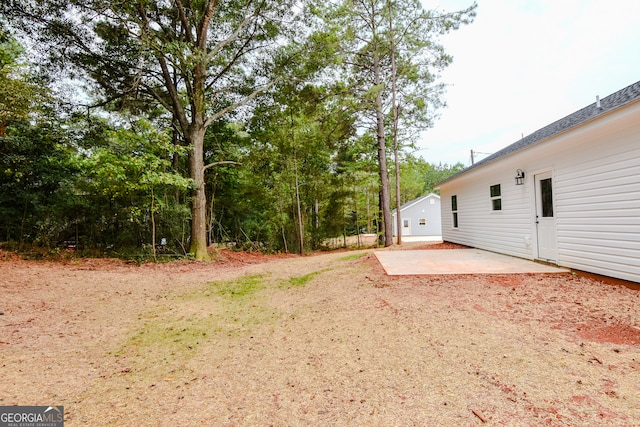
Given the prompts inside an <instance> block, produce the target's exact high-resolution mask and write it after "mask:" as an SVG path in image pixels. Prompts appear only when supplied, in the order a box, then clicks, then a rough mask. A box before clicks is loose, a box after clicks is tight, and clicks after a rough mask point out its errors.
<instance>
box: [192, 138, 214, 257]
mask: <svg viewBox="0 0 640 427" xmlns="http://www.w3.org/2000/svg"><path fill="white" fill-rule="evenodd" d="M204 133H205V129H204V126H202V127H196V126H194V129H192V131H191V135H190V137H189V143H190V146H191V151H190V152H189V175H190V176H191V179H193V190H192V191H191V244H190V246H189V252H190V253H191V254H193V256H194V257H195V259H196V260H198V261H210V260H211V257H209V252H207V195H206V192H205V186H204V171H205V169H204Z"/></svg>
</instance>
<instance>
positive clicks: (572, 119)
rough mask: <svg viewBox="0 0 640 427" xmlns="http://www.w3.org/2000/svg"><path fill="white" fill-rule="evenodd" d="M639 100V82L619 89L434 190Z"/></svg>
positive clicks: (476, 164) (501, 151)
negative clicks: (472, 171) (470, 172)
mask: <svg viewBox="0 0 640 427" xmlns="http://www.w3.org/2000/svg"><path fill="white" fill-rule="evenodd" d="M639 99H640V81H638V82H636V83H633V84H632V85H629V86H627V87H625V88H624V89H621V90H619V91H617V92H615V93H613V94H611V95H609V96H607V97H605V98H602V99H601V100H600V102H599V103H598V102H597V101H596V102H594V103H593V104H590V105H587V106H586V107H584V108H582V109H580V110H578V111H576V112H575V113H573V114H570V115H568V116H566V117H563V118H562V119H560V120H557V121H555V122H553V123H551V124H549V125H547V126H545V127H543V128H541V129H538V130H537V131H535V132H533V133H532V134H530V135H527V136H525V137H524V138H522V139H520V140H519V141H516V142H514V143H513V144H511V145H509V146H507V147H505V148H503V149H502V150H500V151H497V152H495V153H493V154H492V155H490V156H488V157H485V158H484V159H482V160H480V161H479V162H477V163H474V164H473V165H471V166H469V167H468V168H466V169H464V170H462V171H460V172H458V173H457V174H455V175H452V176H450V177H449V178H447V179H445V180H444V181H442V182H440V183H438V185H437V186H436V188H437V187H438V186H440V185H441V184H443V183H445V182H448V181H451V180H452V179H454V178H456V177H458V176H460V175H463V174H465V173H467V172H469V171H471V170H474V169H477V168H480V167H482V166H485V165H487V164H488V163H492V162H494V161H496V160H498V159H500V158H502V157H505V156H507V155H509V154H512V153H515V152H516V151H520V150H524V149H526V148H528V147H531V146H533V145H535V144H537V143H539V142H542V141H544V140H546V139H548V138H551V137H552V136H555V135H557V134H559V133H562V132H565V131H567V130H569V129H571V128H574V127H576V126H579V125H581V124H583V123H586V122H588V121H590V120H593V119H595V118H597V117H599V116H602V115H604V114H607V113H609V112H611V111H613V110H616V109H618V108H620V107H623V106H625V105H627V104H630V103H632V102H634V101H637V100H639ZM598 104H599V105H598Z"/></svg>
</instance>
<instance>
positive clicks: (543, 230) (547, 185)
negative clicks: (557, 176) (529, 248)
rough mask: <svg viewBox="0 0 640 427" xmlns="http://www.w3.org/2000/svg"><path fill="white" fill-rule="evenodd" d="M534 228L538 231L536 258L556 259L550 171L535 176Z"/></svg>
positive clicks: (554, 220)
mask: <svg viewBox="0 0 640 427" xmlns="http://www.w3.org/2000/svg"><path fill="white" fill-rule="evenodd" d="M535 185H536V229H537V233H538V236H537V237H538V258H539V259H542V260H545V261H553V262H555V261H557V260H558V237H557V230H556V217H555V213H554V203H553V200H554V198H553V177H552V175H551V172H545V173H542V174H538V175H536V176H535Z"/></svg>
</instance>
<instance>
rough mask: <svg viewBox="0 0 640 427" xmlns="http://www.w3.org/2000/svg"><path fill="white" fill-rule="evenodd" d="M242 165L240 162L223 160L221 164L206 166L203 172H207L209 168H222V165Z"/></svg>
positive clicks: (215, 163)
mask: <svg viewBox="0 0 640 427" xmlns="http://www.w3.org/2000/svg"><path fill="white" fill-rule="evenodd" d="M241 164H242V163H239V162H234V161H233V160H223V161H221V162H213V163H209V164H208V165H206V166H205V167H204V169H202V170H203V171H206V170H207V169H209V168H212V167H214V166H220V165H241Z"/></svg>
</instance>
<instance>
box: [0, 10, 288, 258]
mask: <svg viewBox="0 0 640 427" xmlns="http://www.w3.org/2000/svg"><path fill="white" fill-rule="evenodd" d="M294 6H295V2H293V1H280V0H278V1H276V0H262V1H257V2H256V1H253V0H226V1H221V2H218V1H198V0H176V1H173V2H166V1H162V0H155V1H145V2H122V1H115V0H110V1H104V0H68V1H64V2H60V1H58V0H41V1H38V2H37V3H35V4H34V3H33V2H31V1H28V0H8V1H7V2H3V7H2V8H0V12H2V13H3V14H4V15H5V16H8V17H11V18H13V21H12V22H13V24H14V25H20V26H22V29H23V30H24V31H28V32H31V33H33V34H34V36H35V37H37V38H38V41H39V43H40V47H42V48H44V49H45V50H46V52H47V53H48V54H49V58H50V60H51V62H52V63H53V64H58V65H64V66H68V65H72V66H74V67H75V68H74V69H75V70H76V71H77V72H79V73H81V76H83V77H88V78H91V80H92V81H93V82H95V83H96V88H97V89H99V90H100V93H101V94H102V95H103V99H105V102H110V103H111V105H113V106H114V107H116V108H118V107H127V108H130V109H133V110H134V111H146V109H147V108H148V106H147V104H148V103H149V102H152V103H153V104H154V105H157V106H160V107H162V108H164V109H165V110H166V111H167V113H168V114H169V116H170V117H171V119H170V120H172V122H173V123H174V124H175V125H176V129H177V130H178V131H179V133H180V136H181V140H182V141H183V142H184V145H185V146H187V147H189V151H188V153H189V176H190V178H191V179H192V180H193V183H194V184H193V186H192V194H191V202H192V204H191V221H192V223H191V241H190V246H191V252H192V253H194V255H195V257H196V258H197V259H208V253H207V250H206V243H207V242H206V212H207V210H206V193H205V171H206V170H207V166H208V165H205V163H204V157H205V153H204V140H205V133H206V131H207V129H208V127H209V126H211V124H212V123H214V122H215V121H216V120H219V119H220V118H223V117H226V116H227V115H228V114H230V113H231V112H233V111H237V110H238V109H239V108H240V107H242V106H245V105H247V104H248V103H250V102H251V101H252V100H253V99H254V98H255V97H256V96H257V95H258V94H259V93H260V92H262V91H264V90H265V89H267V88H268V87H270V86H271V85H272V84H273V82H274V81H275V79H277V73H276V72H277V71H278V70H279V69H280V68H279V67H278V62H279V61H281V60H282V58H283V56H282V49H281V48H280V47H281V46H282V45H283V44H286V43H287V40H288V39H290V38H292V37H293V35H294V33H295V31H296V29H297V27H296V22H295V12H296V11H297V10H299V8H296V7H294Z"/></svg>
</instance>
